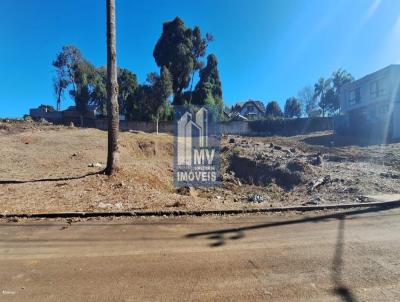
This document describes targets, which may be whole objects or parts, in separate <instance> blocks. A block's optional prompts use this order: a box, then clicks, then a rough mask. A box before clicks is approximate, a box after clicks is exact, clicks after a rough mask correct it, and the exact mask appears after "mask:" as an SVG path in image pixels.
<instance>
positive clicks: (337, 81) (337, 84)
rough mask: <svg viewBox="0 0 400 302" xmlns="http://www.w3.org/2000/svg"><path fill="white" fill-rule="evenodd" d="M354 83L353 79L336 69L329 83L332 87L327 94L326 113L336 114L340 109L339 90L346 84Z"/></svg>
mask: <svg viewBox="0 0 400 302" xmlns="http://www.w3.org/2000/svg"><path fill="white" fill-rule="evenodd" d="M353 81H354V77H353V76H352V75H351V74H350V73H349V72H347V71H346V70H343V69H338V70H336V71H334V72H333V73H332V76H331V83H332V87H331V89H330V91H329V93H328V99H329V102H328V103H329V106H328V107H329V108H328V111H329V113H330V114H331V115H334V114H337V113H338V111H339V109H340V100H339V97H340V88H342V86H343V85H344V84H346V83H350V82H353Z"/></svg>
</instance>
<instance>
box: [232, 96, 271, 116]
mask: <svg viewBox="0 0 400 302" xmlns="http://www.w3.org/2000/svg"><path fill="white" fill-rule="evenodd" d="M232 112H233V113H238V114H240V115H241V116H242V117H245V118H247V119H259V118H262V117H263V116H265V107H264V104H263V103H262V102H261V101H255V100H248V101H246V102H244V103H236V104H235V105H234V106H233V107H232Z"/></svg>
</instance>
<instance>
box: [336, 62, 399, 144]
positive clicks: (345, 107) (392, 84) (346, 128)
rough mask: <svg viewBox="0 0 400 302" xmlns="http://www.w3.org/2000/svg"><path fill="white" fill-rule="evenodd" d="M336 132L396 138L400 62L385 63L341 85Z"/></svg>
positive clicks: (383, 138)
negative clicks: (369, 72) (359, 77)
mask: <svg viewBox="0 0 400 302" xmlns="http://www.w3.org/2000/svg"><path fill="white" fill-rule="evenodd" d="M340 107H341V116H340V118H339V119H337V120H336V125H335V129H336V130H337V131H342V132H347V133H351V134H359V135H362V134H367V135H368V137H369V138H371V139H372V138H373V139H378V140H382V141H383V140H387V139H389V140H390V139H400V65H389V66H388V67H386V68H383V69H380V70H378V71H376V72H374V73H371V74H369V75H366V76H364V77H363V78H361V79H359V80H356V81H354V82H351V83H347V84H345V85H343V87H342V88H341V90H340Z"/></svg>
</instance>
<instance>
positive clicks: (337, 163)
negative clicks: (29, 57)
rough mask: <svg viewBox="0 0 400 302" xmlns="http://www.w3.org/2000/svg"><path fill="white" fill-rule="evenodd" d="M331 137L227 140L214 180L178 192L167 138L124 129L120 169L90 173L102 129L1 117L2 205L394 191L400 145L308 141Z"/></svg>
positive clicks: (291, 200) (15, 209)
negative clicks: (110, 173)
mask: <svg viewBox="0 0 400 302" xmlns="http://www.w3.org/2000/svg"><path fill="white" fill-rule="evenodd" d="M329 135H330V134H329V133H315V134H311V135H305V136H294V137H255V138H252V137H237V136H229V137H224V138H223V142H222V148H221V149H222V159H223V160H222V162H223V165H222V170H223V171H222V175H223V181H222V185H221V187H216V188H209V189H200V188H186V189H180V190H176V189H175V188H174V187H173V183H172V171H173V170H172V168H173V167H172V157H173V144H172V136H170V135H166V134H160V135H156V134H148V133H129V132H123V133H121V135H120V144H121V148H120V149H121V162H122V170H121V171H120V172H119V173H118V174H117V175H115V176H113V177H107V176H105V175H102V174H98V173H97V172H99V171H101V170H102V169H103V167H104V165H105V162H106V144H107V133H106V132H104V131H100V130H96V129H81V128H73V127H64V126H54V125H44V124H40V123H24V122H0V153H1V155H2V157H1V159H2V160H1V162H0V200H1V203H0V212H2V213H45V212H57V211H132V210H136V211H137V210H141V211H153V210H173V209H176V210H186V209H187V210H202V209H243V208H255V207H276V206H290V205H301V204H331V203H348V202H354V203H357V202H361V201H363V202H364V201H366V199H365V197H364V196H365V195H374V194H378V193H386V194H392V193H400V186H399V181H400V165H399V163H400V144H391V145H379V146H365V147H363V146H339V147H335V146H330V145H329V146H327V144H326V143H325V144H322V145H318V144H317V143H315V141H316V140H317V139H318V137H319V136H322V137H323V136H329ZM310 138H314V139H313V140H312V142H313V143H312V144H311V143H307V139H310ZM323 140H325V141H326V138H323Z"/></svg>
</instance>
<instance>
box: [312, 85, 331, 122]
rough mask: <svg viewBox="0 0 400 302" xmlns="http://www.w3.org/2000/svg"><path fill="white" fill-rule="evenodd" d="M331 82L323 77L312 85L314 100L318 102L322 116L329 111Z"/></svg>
mask: <svg viewBox="0 0 400 302" xmlns="http://www.w3.org/2000/svg"><path fill="white" fill-rule="evenodd" d="M330 89H331V80H330V79H325V78H323V77H321V78H319V80H318V82H317V83H315V85H314V99H315V100H318V106H319V107H320V108H321V110H322V116H323V117H325V114H326V113H327V111H328V110H329V108H330V106H331V102H332V98H331V96H332V92H331V91H330Z"/></svg>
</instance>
